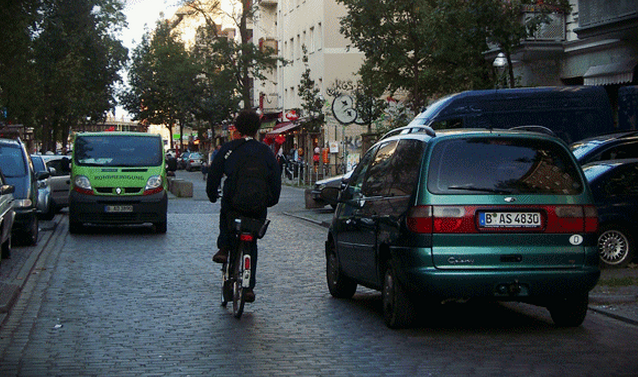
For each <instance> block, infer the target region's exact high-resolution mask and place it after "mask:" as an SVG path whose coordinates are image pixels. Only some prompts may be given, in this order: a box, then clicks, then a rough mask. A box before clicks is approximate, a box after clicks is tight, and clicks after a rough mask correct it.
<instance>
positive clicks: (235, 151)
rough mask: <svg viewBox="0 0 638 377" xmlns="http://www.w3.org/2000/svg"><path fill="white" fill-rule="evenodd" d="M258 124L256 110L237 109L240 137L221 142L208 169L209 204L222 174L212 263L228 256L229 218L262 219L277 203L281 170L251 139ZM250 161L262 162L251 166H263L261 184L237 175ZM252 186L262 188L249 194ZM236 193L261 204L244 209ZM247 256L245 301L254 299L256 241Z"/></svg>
mask: <svg viewBox="0 0 638 377" xmlns="http://www.w3.org/2000/svg"><path fill="white" fill-rule="evenodd" d="M260 125H261V123H260V120H259V115H258V114H257V113H256V112H254V111H252V110H243V111H241V112H240V113H239V115H238V116H237V118H236V119H235V127H236V129H237V131H238V132H239V133H240V138H238V139H235V140H232V141H229V142H227V143H225V144H224V145H222V147H221V149H220V150H219V151H218V152H217V154H216V155H215V158H214V159H213V161H212V162H211V165H210V167H209V168H208V169H209V170H208V179H207V181H206V194H207V195H208V198H209V200H210V201H211V202H213V203H215V202H216V201H217V198H218V196H219V195H218V192H219V186H220V184H221V181H222V178H223V177H224V176H226V180H225V181H224V186H223V191H222V198H221V209H220V213H219V236H218V238H217V247H218V248H219V251H218V252H217V253H216V254H215V255H214V256H213V261H214V262H216V263H224V262H226V260H227V259H228V253H229V250H230V249H231V247H232V243H233V221H234V219H235V218H236V217H238V216H245V217H251V218H256V219H265V218H266V216H267V207H272V206H274V205H275V204H277V203H278V202H279V195H280V193H281V173H280V171H279V165H278V164H277V159H276V158H275V155H274V153H273V152H272V151H271V150H270V148H269V147H268V146H267V145H266V144H263V143H261V142H259V141H257V140H255V139H254V137H255V135H256V134H257V131H258V130H259V127H260ZM251 164H262V165H254V166H263V168H260V170H261V173H262V176H263V180H264V183H263V186H262V185H259V182H257V184H252V183H251V184H247V183H245V182H246V181H245V180H243V181H242V180H241V179H240V178H241V177H238V176H241V175H246V173H245V171H244V170H242V169H244V167H245V166H247V165H251ZM255 176H256V178H253V179H261V177H260V176H258V175H255ZM242 182H244V183H242ZM242 185H243V186H242ZM234 186H237V187H234ZM256 187H263V189H261V190H260V192H256V193H252V192H251V190H255V189H256ZM238 193H240V194H241V193H244V194H246V193H249V194H250V195H249V196H250V197H263V198H265V199H264V200H262V203H261V204H262V205H263V207H253V208H252V209H247V208H246V207H245V206H242V205H241V203H237V197H238ZM251 259H252V263H253V267H252V268H253V272H252V274H251V277H250V288H249V289H248V290H247V291H246V293H245V300H246V302H253V301H255V293H254V290H253V289H254V287H255V281H256V279H255V275H256V273H255V270H256V267H257V244H256V243H255V244H254V247H253V250H252V251H251Z"/></svg>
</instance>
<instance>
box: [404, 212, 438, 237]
mask: <svg viewBox="0 0 638 377" xmlns="http://www.w3.org/2000/svg"><path fill="white" fill-rule="evenodd" d="M406 223H407V226H408V229H409V230H410V231H411V232H415V233H432V206H416V207H412V208H410V210H409V211H408V216H407V218H406Z"/></svg>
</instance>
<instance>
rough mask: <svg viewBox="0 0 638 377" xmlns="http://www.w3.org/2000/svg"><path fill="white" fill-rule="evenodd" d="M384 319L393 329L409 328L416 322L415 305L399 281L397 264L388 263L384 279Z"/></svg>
mask: <svg viewBox="0 0 638 377" xmlns="http://www.w3.org/2000/svg"><path fill="white" fill-rule="evenodd" d="M381 294H382V301H383V318H384V320H385V324H386V325H387V326H388V327H389V328H391V329H399V328H404V327H409V326H410V325H412V322H413V321H414V305H413V303H412V302H411V301H410V298H409V297H408V295H407V292H406V291H405V289H404V288H403V287H402V286H401V283H400V282H399V280H398V279H397V270H396V267H395V262H393V261H392V260H390V261H388V264H387V267H386V269H385V276H384V279H383V290H382V292H381Z"/></svg>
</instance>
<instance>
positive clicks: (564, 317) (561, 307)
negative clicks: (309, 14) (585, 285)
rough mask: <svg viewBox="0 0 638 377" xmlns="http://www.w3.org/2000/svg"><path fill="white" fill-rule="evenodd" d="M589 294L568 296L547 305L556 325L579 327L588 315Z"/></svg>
mask: <svg viewBox="0 0 638 377" xmlns="http://www.w3.org/2000/svg"><path fill="white" fill-rule="evenodd" d="M588 305H589V294H588V293H585V294H583V295H577V296H571V297H566V298H563V299H561V300H558V301H555V302H553V303H552V304H551V305H549V306H548V307H547V309H548V310H549V314H550V315H551V316H552V320H554V323H555V324H556V326H560V327H578V326H580V325H581V324H582V323H583V321H584V320H585V316H587V307H588Z"/></svg>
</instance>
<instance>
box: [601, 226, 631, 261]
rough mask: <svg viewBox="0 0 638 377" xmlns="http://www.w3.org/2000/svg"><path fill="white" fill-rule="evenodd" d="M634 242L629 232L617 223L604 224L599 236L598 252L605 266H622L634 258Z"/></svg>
mask: <svg viewBox="0 0 638 377" xmlns="http://www.w3.org/2000/svg"><path fill="white" fill-rule="evenodd" d="M634 247H635V245H634V242H633V239H632V238H631V235H630V233H629V232H627V231H626V230H625V229H624V228H623V227H620V226H617V225H606V226H602V227H601V229H600V232H599V236H598V254H599V255H600V260H601V261H602V262H603V266H606V267H614V268H622V267H626V266H627V265H628V264H629V263H630V262H631V261H632V259H633V255H634V250H633V249H634Z"/></svg>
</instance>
